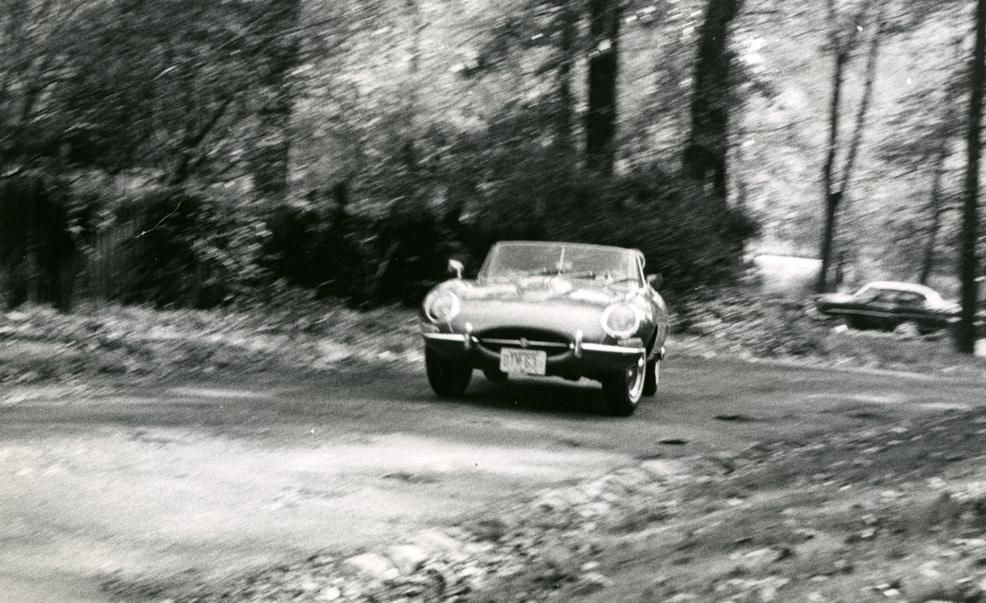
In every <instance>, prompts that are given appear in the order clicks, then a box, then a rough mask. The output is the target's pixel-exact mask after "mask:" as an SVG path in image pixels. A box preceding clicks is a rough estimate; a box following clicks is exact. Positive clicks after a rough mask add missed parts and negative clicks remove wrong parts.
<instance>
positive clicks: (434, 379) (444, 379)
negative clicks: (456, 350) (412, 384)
mask: <svg viewBox="0 0 986 603" xmlns="http://www.w3.org/2000/svg"><path fill="white" fill-rule="evenodd" d="M425 370H426V372H427V373H428V383H429V384H430V385H431V389H432V390H434V391H435V393H436V394H438V396H439V397H441V398H455V397H458V396H461V395H462V394H464V393H465V391H466V388H467V387H469V380H470V379H472V367H470V366H469V365H468V364H463V363H461V362H456V361H454V360H451V359H449V358H446V357H444V356H442V355H440V354H438V353H436V352H433V351H431V350H429V349H428V348H425Z"/></svg>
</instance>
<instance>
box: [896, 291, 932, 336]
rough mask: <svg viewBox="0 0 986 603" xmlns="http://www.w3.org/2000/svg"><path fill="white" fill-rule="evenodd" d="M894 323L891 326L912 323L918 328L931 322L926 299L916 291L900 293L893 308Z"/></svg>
mask: <svg viewBox="0 0 986 603" xmlns="http://www.w3.org/2000/svg"><path fill="white" fill-rule="evenodd" d="M894 316H895V321H894V325H893V326H895V327H896V326H897V325H899V324H903V323H905V322H913V323H915V324H917V325H918V327H920V328H925V327H926V323H928V322H929V321H930V322H933V315H932V314H931V313H930V312H929V310H928V299H927V297H925V296H924V295H922V294H921V293H918V292H916V291H900V292H898V293H897V300H896V304H895V307H894Z"/></svg>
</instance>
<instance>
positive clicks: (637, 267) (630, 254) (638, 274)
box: [477, 241, 646, 287]
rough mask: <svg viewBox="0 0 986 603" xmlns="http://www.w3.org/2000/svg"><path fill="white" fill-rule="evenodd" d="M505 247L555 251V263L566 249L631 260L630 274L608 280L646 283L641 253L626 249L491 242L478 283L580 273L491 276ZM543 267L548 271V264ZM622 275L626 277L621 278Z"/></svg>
mask: <svg viewBox="0 0 986 603" xmlns="http://www.w3.org/2000/svg"><path fill="white" fill-rule="evenodd" d="M508 247H530V248H545V247H547V248H555V249H557V250H558V254H559V263H561V262H562V261H563V259H564V255H563V254H565V253H567V252H568V251H570V250H577V251H579V252H591V251H599V252H604V253H612V254H617V255H622V256H624V257H625V258H626V259H627V260H630V261H632V267H631V268H630V272H631V273H632V274H626V272H627V271H626V270H621V271H620V272H619V274H618V275H617V277H616V278H613V279H610V280H611V281H612V282H621V281H622V282H627V283H631V284H633V285H636V286H638V287H640V286H643V283H644V282H646V281H645V278H644V272H643V264H644V259H643V254H642V253H641V252H640V251H638V250H636V249H629V248H626V247H616V246H611V245H593V244H589V243H569V242H562V241H500V242H498V243H495V244H494V245H493V246H492V247H491V248H490V250H489V253H487V254H486V259H485V260H484V261H483V265H482V266H481V267H480V269H479V274H478V276H477V278H478V279H479V280H500V279H515V278H520V277H524V276H526V277H540V276H565V275H566V274H578V273H580V272H582V271H580V270H578V269H577V267H576V268H575V269H573V270H570V271H566V270H565V269H564V268H563V267H559V269H558V271H557V272H555V271H553V270H547V271H544V272H537V273H530V274H524V273H523V272H521V273H518V274H491V273H490V271H491V268H492V266H493V264H494V262H495V261H496V259H497V255H498V253H499V252H500V251H501V250H503V249H505V248H508ZM544 268H551V265H550V262H549V264H548V265H547V266H544ZM624 274H626V276H622V275H624Z"/></svg>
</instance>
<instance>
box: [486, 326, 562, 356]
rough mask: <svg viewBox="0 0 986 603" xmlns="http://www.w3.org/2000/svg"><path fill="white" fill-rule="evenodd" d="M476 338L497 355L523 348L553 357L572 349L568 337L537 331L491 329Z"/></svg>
mask: <svg viewBox="0 0 986 603" xmlns="http://www.w3.org/2000/svg"><path fill="white" fill-rule="evenodd" d="M476 338H477V339H478V340H479V345H481V346H482V347H483V348H485V349H487V350H489V351H491V352H495V353H500V350H501V349H503V348H521V349H526V350H542V351H544V352H547V353H548V356H553V355H557V354H562V353H564V352H567V351H568V350H569V349H570V347H571V345H570V343H569V339H568V337H566V336H564V335H561V334H559V333H554V332H551V331H541V330H537V329H490V330H488V331H483V332H482V333H477V334H476Z"/></svg>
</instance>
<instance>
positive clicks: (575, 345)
mask: <svg viewBox="0 0 986 603" xmlns="http://www.w3.org/2000/svg"><path fill="white" fill-rule="evenodd" d="M578 335H581V332H579V333H577V337H576V339H575V341H573V342H572V343H570V344H568V349H569V350H570V351H571V352H572V355H573V356H575V357H576V358H581V357H582V352H599V353H602V354H621V355H624V356H637V355H639V354H643V353H645V352H646V351H647V350H646V349H645V348H644V347H642V346H632V347H631V346H624V345H613V344H607V343H583V342H582V338H581V337H579V336H578ZM421 336H422V337H424V339H425V341H426V342H429V341H435V342H443V343H448V342H452V343H459V344H462V349H463V350H464V351H465V350H470V349H472V348H475V347H477V346H478V344H479V338H478V337H476V336H475V335H472V334H468V335H467V334H464V333H422V334H421ZM496 343H497V344H500V345H504V346H509V347H516V348H518V349H520V348H523V347H524V346H523V345H522V344H521V342H520V340H517V341H510V342H507V341H505V340H497V341H496ZM480 349H481V348H480Z"/></svg>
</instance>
